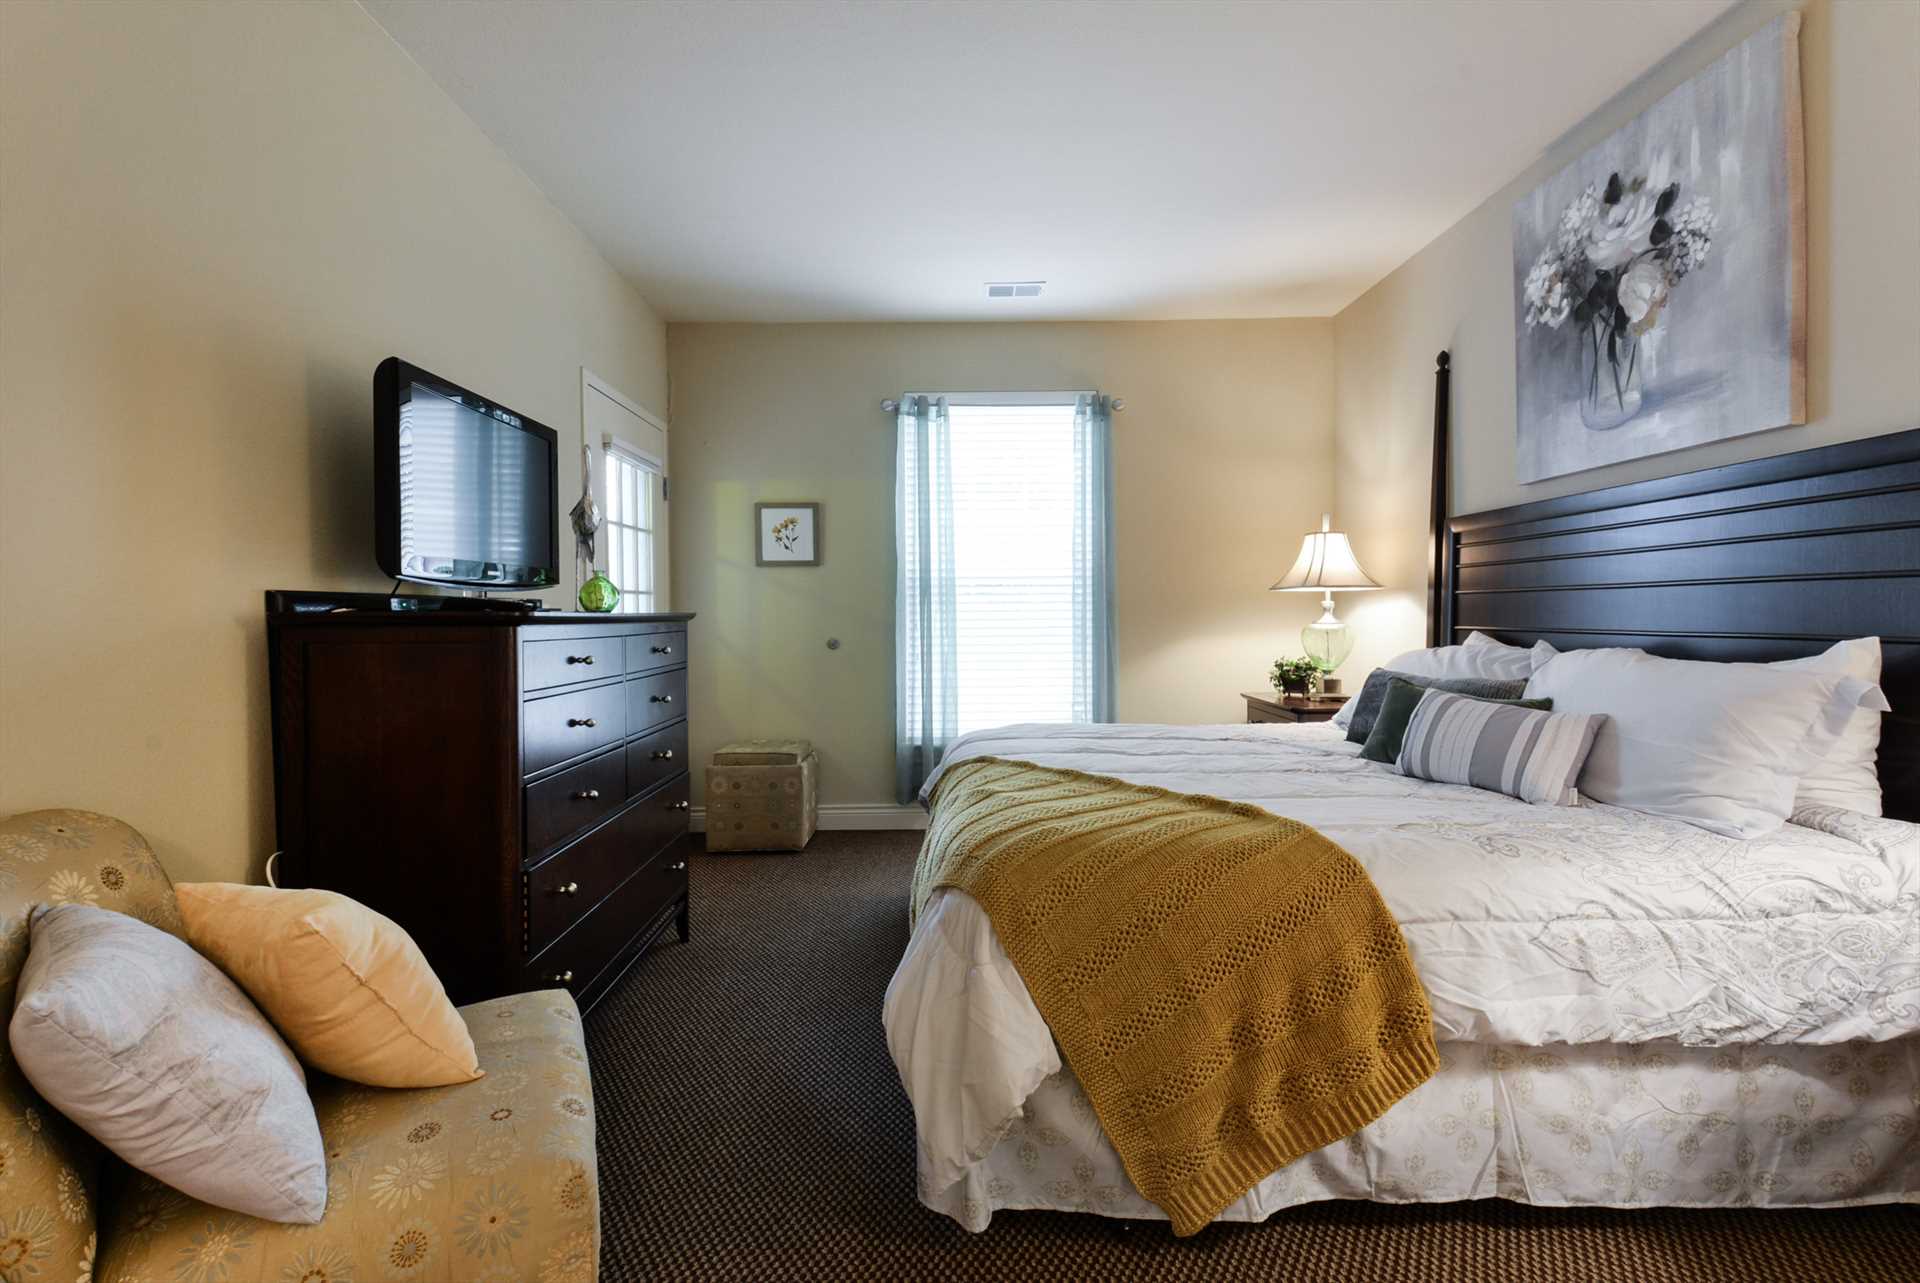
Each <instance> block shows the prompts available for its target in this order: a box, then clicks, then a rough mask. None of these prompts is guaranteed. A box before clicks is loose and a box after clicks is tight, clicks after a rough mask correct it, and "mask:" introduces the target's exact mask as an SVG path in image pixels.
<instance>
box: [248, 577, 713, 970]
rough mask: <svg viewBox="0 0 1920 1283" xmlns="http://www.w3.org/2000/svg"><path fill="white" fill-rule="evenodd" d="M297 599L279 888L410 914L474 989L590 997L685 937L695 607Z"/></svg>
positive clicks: (283, 718) (287, 628)
mask: <svg viewBox="0 0 1920 1283" xmlns="http://www.w3.org/2000/svg"><path fill="white" fill-rule="evenodd" d="M295 596H300V595H297V594H269V595H268V601H269V609H268V615H267V638H268V652H269V664H270V667H271V679H272V684H273V698H272V708H273V743H274V798H275V803H276V824H275V828H276V833H277V835H278V841H279V846H280V850H281V853H282V854H281V856H280V862H279V866H278V867H279V879H278V880H279V881H280V883H281V885H283V886H311V887H324V888H326V889H328V890H333V891H338V892H340V893H341V894H343V895H347V896H351V897H352V898H353V899H355V900H358V901H360V902H361V903H363V904H366V905H369V906H371V907H372V908H374V909H377V910H378V911H380V912H381V913H384V914H386V915H387V916H388V917H390V918H392V919H393V920H394V921H396V922H398V923H399V924H400V925H401V926H403V927H405V928H406V929H407V931H408V932H409V933H411V934H412V936H413V938H414V939H415V940H416V941H417V942H418V943H419V945H420V948H421V949H422V951H424V952H425V954H426V955H427V959H428V961H429V962H431V963H432V964H433V967H434V969H435V970H436V971H437V972H438V973H439V975H440V979H441V981H442V983H444V984H445V985H446V987H447V991H448V993H449V994H450V995H451V996H452V997H453V1000H454V1001H455V1002H457V1003H465V1002H472V1001H475V1000H476V999H479V998H485V997H491V996H493V995H497V994H503V993H514V992H518V991H520V990H526V989H543V988H552V987H565V988H567V989H570V990H572V991H573V993H574V995H575V997H576V998H577V999H578V1000H579V1002H580V1004H581V1006H582V1007H589V1006H591V1005H592V1004H593V1003H594V1002H595V1001H597V1000H598V999H599V998H600V997H601V996H602V995H603V994H605V993H606V992H607V990H608V988H609V987H610V986H612V985H613V983H614V982H615V981H617V980H618V979H619V978H620V977H621V975H622V974H624V973H625V971H626V970H627V968H628V967H630V966H631V965H632V964H633V963H634V961H635V960H637V959H638V958H639V957H640V955H641V954H642V953H644V952H645V951H646V949H647V948H648V947H649V946H650V945H651V944H652V943H653V942H654V941H655V940H656V939H657V938H658V937H659V936H661V935H662V934H663V933H664V932H665V930H666V929H667V927H668V926H669V925H677V926H678V928H679V936H680V939H681V940H683V941H684V940H685V939H686V938H687V853H688V851H689V850H690V849H691V848H690V844H689V843H687V842H686V841H684V838H685V836H686V833H687V811H688V792H687V789H688V780H689V776H688V772H687V629H688V621H690V620H691V619H692V618H693V616H692V615H684V614H671V615H665V614H663V615H586V614H571V613H567V614H560V613H542V614H537V615H515V614H494V613H475V612H458V613H456V612H431V613H429V612H406V613H397V612H390V611H388V610H387V609H385V608H384V605H383V606H382V607H381V608H378V609H375V608H364V609H362V608H352V609H344V610H338V611H334V612H332V613H319V611H318V609H317V608H316V607H315V606H314V605H313V604H312V601H313V598H312V595H308V596H306V597H305V598H303V607H302V613H295V612H294V611H292V610H290V609H276V608H275V606H276V603H279V604H282V605H284V604H285V603H286V602H287V601H288V600H289V599H290V598H292V597H295ZM352 599H353V598H352V597H351V595H342V597H341V600H352ZM360 600H369V599H360ZM370 600H375V601H380V602H382V603H384V601H385V599H384V598H372V599H370Z"/></svg>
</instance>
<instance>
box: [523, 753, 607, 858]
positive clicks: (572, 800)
mask: <svg viewBox="0 0 1920 1283" xmlns="http://www.w3.org/2000/svg"><path fill="white" fill-rule="evenodd" d="M627 797H628V793H627V766H626V762H625V760H624V757H623V755H622V754H621V753H619V752H611V753H602V754H601V755H600V756H599V757H596V758H593V759H591V760H590V761H585V762H582V763H580V765H578V766H571V767H568V768H567V769H566V770H564V771H562V772H560V773H559V774H558V775H552V776H549V777H547V778H546V779H544V780H541V781H540V782H539V783H538V784H529V785H527V855H528V857H529V858H530V859H534V860H538V859H539V858H540V857H541V856H543V855H545V854H546V853H547V852H548V851H549V850H550V849H552V848H553V847H554V846H555V845H556V844H557V843H559V842H560V841H561V840H562V839H563V838H565V837H567V836H568V835H569V834H573V833H578V832H579V831H580V830H581V829H584V828H589V827H591V826H592V825H595V824H598V823H599V822H600V821H601V820H603V819H605V818H606V817H607V816H609V815H611V814H612V813H613V812H614V811H617V810H618V809H620V807H622V806H624V805H625V804H626V800H627Z"/></svg>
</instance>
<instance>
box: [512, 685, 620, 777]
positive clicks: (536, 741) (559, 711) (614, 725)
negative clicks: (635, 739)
mask: <svg viewBox="0 0 1920 1283" xmlns="http://www.w3.org/2000/svg"><path fill="white" fill-rule="evenodd" d="M520 727H521V735H522V738H523V745H522V750H521V759H522V764H523V769H524V770H525V771H526V773H527V774H529V775H531V774H533V773H534V772H535V771H540V770H545V769H546V768H547V767H549V766H552V765H553V764H554V763H555V762H564V761H566V760H567V759H568V758H572V757H579V756H580V755H582V754H583V753H591V752H592V751H593V750H594V749H596V748H599V747H601V746H602V745H606V744H612V743H614V742H616V741H618V740H620V739H622V738H623V737H624V736H625V734H626V708H625V705H624V702H623V699H622V692H621V689H620V687H619V686H618V685H613V686H596V687H594V688H593V689H592V690H583V691H574V692H572V693H571V694H567V695H549V696H547V697H545V698H544V699H530V700H528V701H527V702H526V704H525V705H524V706H523V707H522V710H521V714H520Z"/></svg>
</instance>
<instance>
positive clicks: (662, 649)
mask: <svg viewBox="0 0 1920 1283" xmlns="http://www.w3.org/2000/svg"><path fill="white" fill-rule="evenodd" d="M653 653H654V654H656V655H671V654H673V647H671V646H655V647H654V648H653Z"/></svg>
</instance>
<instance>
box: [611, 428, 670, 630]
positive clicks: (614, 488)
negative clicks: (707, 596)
mask: <svg viewBox="0 0 1920 1283" xmlns="http://www.w3.org/2000/svg"><path fill="white" fill-rule="evenodd" d="M604 457H605V458H606V461H607V462H606V486H607V524H606V540H607V578H609V579H611V580H613V582H614V586H615V587H617V588H618V589H619V590H620V609H621V611H622V612H623V613H626V614H645V613H647V612H648V611H651V610H652V609H653V608H654V598H655V592H654V583H653V562H654V558H653V541H654V534H655V531H656V529H657V526H658V513H659V505H658V504H657V503H656V502H655V497H654V496H655V491H656V490H657V489H658V480H657V475H656V474H657V473H658V471H659V470H658V469H657V468H655V467H654V466H653V465H652V464H651V463H649V462H648V461H647V460H645V459H642V458H641V457H640V456H639V455H637V454H632V453H629V452H628V451H626V450H623V449H621V448H620V447H619V445H617V444H613V443H609V444H608V446H607V448H606V454H605V456H604Z"/></svg>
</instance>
